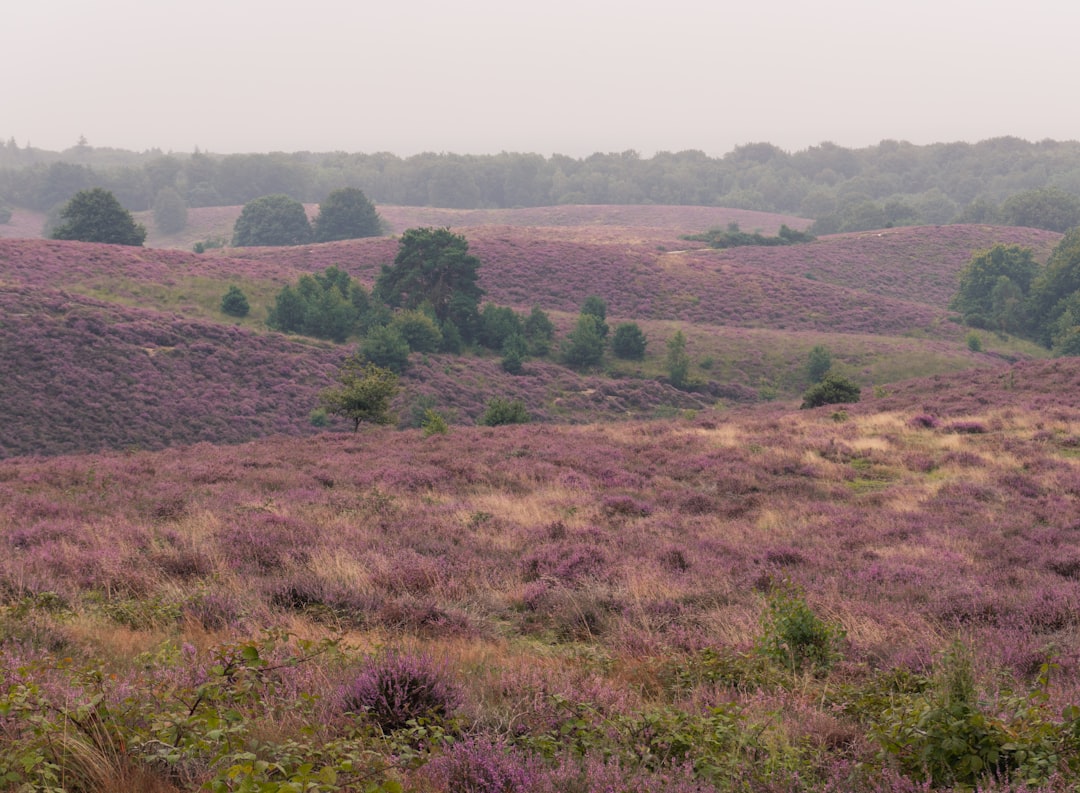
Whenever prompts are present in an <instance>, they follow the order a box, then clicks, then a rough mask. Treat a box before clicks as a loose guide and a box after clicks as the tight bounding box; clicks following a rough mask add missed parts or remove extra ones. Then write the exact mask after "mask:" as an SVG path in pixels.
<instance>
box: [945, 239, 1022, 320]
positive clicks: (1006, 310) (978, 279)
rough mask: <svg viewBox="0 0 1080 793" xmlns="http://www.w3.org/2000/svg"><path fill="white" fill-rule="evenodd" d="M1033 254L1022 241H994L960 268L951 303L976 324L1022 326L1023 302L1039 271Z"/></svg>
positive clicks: (952, 306)
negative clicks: (1017, 243)
mask: <svg viewBox="0 0 1080 793" xmlns="http://www.w3.org/2000/svg"><path fill="white" fill-rule="evenodd" d="M1033 255H1034V254H1033V253H1032V251H1031V249H1030V248H1021V247H1020V246H1019V245H995V246H994V247H993V248H990V249H989V250H986V251H980V252H978V253H976V254H975V255H974V256H972V257H971V260H970V261H969V262H968V263H967V265H966V266H965V267H964V269H963V270H961V271H960V281H959V289H958V291H957V293H956V295H955V296H954V297H953V299H952V302H951V303H950V304H949V305H950V307H951V308H953V309H955V310H956V311H959V312H960V313H961V314H963V315H964V321H965V322H966V323H967V324H969V325H972V326H973V327H980V328H997V329H999V330H1008V331H1012V332H1017V331H1019V330H1021V329H1022V328H1023V327H1024V325H1025V324H1026V318H1025V316H1024V310H1023V302H1024V301H1025V300H1026V299H1027V296H1028V293H1029V291H1030V290H1031V285H1032V282H1033V281H1034V279H1035V276H1036V275H1037V274H1038V272H1039V265H1038V264H1037V263H1036V262H1035V260H1034V258H1033Z"/></svg>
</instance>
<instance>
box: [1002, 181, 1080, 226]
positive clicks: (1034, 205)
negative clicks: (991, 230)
mask: <svg viewBox="0 0 1080 793" xmlns="http://www.w3.org/2000/svg"><path fill="white" fill-rule="evenodd" d="M1001 219H1002V222H1003V223H1005V225H1008V226H1028V227H1030V228H1036V229H1046V230H1048V231H1057V232H1060V233H1064V232H1066V231H1068V230H1069V229H1071V228H1072V227H1073V226H1080V198H1077V197H1076V196H1075V195H1072V194H1071V193H1066V192H1065V191H1063V190H1059V189H1058V188H1056V187H1041V188H1038V189H1036V190H1025V191H1024V192H1022V193H1017V194H1016V195H1014V196H1012V197H1011V198H1009V199H1008V200H1007V201H1006V202H1005V203H1004V204H1002V205H1001Z"/></svg>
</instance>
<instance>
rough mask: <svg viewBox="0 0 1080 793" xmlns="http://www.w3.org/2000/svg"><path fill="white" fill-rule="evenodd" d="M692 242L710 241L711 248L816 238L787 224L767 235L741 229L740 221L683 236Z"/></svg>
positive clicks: (802, 240) (772, 243)
mask: <svg viewBox="0 0 1080 793" xmlns="http://www.w3.org/2000/svg"><path fill="white" fill-rule="evenodd" d="M683 239H685V240H690V241H692V242H705V243H708V245H709V247H710V248H739V247H743V246H747V245H765V246H775V245H797V244H799V243H803V242H813V241H814V240H815V239H816V238H815V237H814V235H813V234H809V233H807V232H805V231H795V230H794V229H790V228H788V227H787V226H786V225H781V226H780V231H779V233H777V235H776V236H775V237H766V236H764V235H763V234H760V233H758V232H756V231H755V232H753V233H752V234H751V233H749V232H745V231H740V230H739V224H738V223H730V224H728V227H727V228H726V229H709V230H708V231H706V232H704V233H703V234H688V235H686V236H685V237H683Z"/></svg>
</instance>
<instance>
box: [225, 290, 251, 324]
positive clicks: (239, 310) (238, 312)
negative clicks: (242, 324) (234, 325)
mask: <svg viewBox="0 0 1080 793" xmlns="http://www.w3.org/2000/svg"><path fill="white" fill-rule="evenodd" d="M249 311H251V304H250V303H248V299H247V295H245V294H244V293H243V291H242V290H241V289H240V287H238V286H236V285H235V284H233V285H232V286H230V287H229V291H227V292H226V293H225V295H224V296H223V297H222V298H221V313H223V314H228V315H229V316H230V317H246V316H247V315H248V312H249Z"/></svg>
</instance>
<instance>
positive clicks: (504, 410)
mask: <svg viewBox="0 0 1080 793" xmlns="http://www.w3.org/2000/svg"><path fill="white" fill-rule="evenodd" d="M478 423H479V424H482V425H483V426H485V427H498V426H500V425H503V424H528V423H529V412H528V410H526V409H525V403H524V402H522V401H521V400H520V399H514V400H510V399H503V398H502V397H494V398H492V399H491V400H489V401H488V403H487V409H485V410H484V415H482V416H481V417H480V421H479V422H478Z"/></svg>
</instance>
